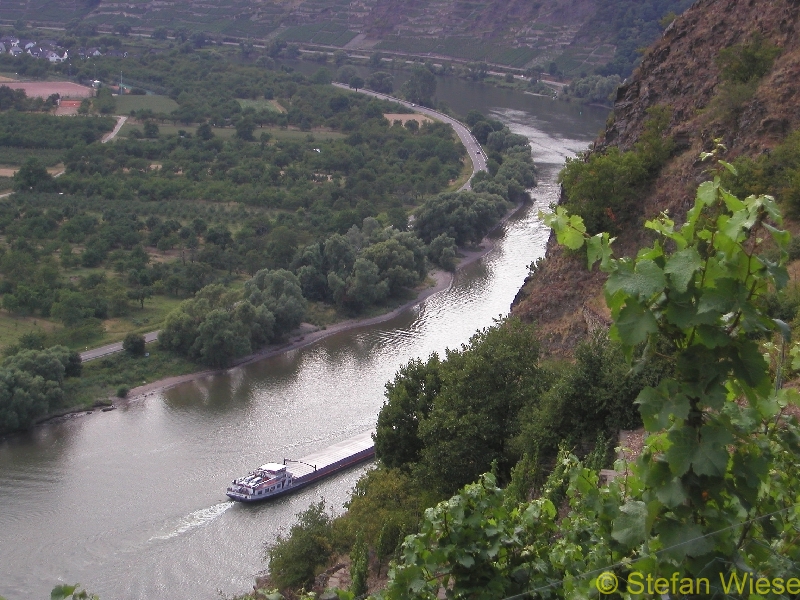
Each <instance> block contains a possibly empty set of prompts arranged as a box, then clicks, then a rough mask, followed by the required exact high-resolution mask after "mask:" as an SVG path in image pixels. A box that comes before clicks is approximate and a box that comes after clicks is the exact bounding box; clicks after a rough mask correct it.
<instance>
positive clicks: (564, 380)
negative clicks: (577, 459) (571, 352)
mask: <svg viewBox="0 0 800 600" xmlns="http://www.w3.org/2000/svg"><path fill="white" fill-rule="evenodd" d="M668 369H669V367H668V365H665V364H664V363H663V361H653V362H652V363H649V364H648V365H647V366H646V367H645V368H643V369H642V370H641V371H640V372H638V373H635V374H632V373H630V367H629V365H628V363H627V361H626V360H625V358H624V355H623V352H622V349H621V348H620V346H619V344H617V343H614V342H610V341H609V340H608V339H607V338H606V337H605V336H604V335H595V336H592V337H591V338H589V339H588V340H587V341H584V342H583V343H581V344H580V345H579V346H578V347H577V348H576V350H575V361H574V363H572V364H569V365H566V366H565V367H564V368H563V369H562V370H561V372H560V373H558V376H557V377H556V379H555V381H554V383H553V385H552V386H551V387H550V388H549V389H548V390H547V391H546V392H545V393H544V394H543V395H542V397H541V399H540V400H539V401H538V402H535V403H534V402H529V403H527V404H526V405H525V407H524V408H523V409H522V411H521V413H520V417H519V419H520V423H521V427H520V433H519V435H518V437H517V438H516V439H515V444H516V445H517V447H518V449H519V451H520V452H521V453H527V454H529V455H530V456H540V457H548V456H552V455H554V454H555V452H556V450H557V449H558V447H559V445H560V444H562V443H563V442H564V441H566V442H567V443H568V444H569V445H570V446H571V447H577V448H582V449H583V448H590V447H592V445H594V442H595V440H596V438H597V435H598V433H603V434H606V435H608V436H609V437H611V436H614V435H616V432H617V431H619V430H620V429H635V428H637V427H639V426H641V417H640V416H639V411H638V410H637V407H636V406H635V404H634V401H635V400H636V397H637V396H638V394H639V392H640V391H641V390H642V388H644V387H645V386H646V385H656V384H657V383H658V381H659V380H660V379H661V377H662V376H663V375H664V373H665V372H667V371H668Z"/></svg>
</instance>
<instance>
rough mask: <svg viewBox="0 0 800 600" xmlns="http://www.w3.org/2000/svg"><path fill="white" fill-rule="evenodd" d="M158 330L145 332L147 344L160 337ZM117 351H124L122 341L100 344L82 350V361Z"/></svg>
mask: <svg viewBox="0 0 800 600" xmlns="http://www.w3.org/2000/svg"><path fill="white" fill-rule="evenodd" d="M158 334H159V332H158V331H151V332H150V333H145V334H144V341H145V343H146V344H149V343H150V342H155V341H156V340H157V339H158ZM117 352H122V342H117V343H116V344H108V345H107V346H100V347H99V348H92V349H91V350H86V351H85V352H81V362H86V361H89V360H94V359H95V358H100V357H102V356H108V355H109V354H115V353H117Z"/></svg>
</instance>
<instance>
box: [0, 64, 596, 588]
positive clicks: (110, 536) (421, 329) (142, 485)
mask: <svg viewBox="0 0 800 600" xmlns="http://www.w3.org/2000/svg"><path fill="white" fill-rule="evenodd" d="M439 90H440V91H439V96H440V97H441V98H443V99H444V100H445V101H446V102H448V103H449V104H450V106H451V107H453V108H454V109H455V110H457V111H458V112H462V113H465V112H466V111H467V110H469V109H470V108H477V109H479V110H483V111H484V112H491V113H493V114H494V116H496V117H497V118H500V119H502V120H503V121H504V122H506V123H508V125H509V126H510V127H511V129H512V130H513V131H515V132H517V133H522V134H525V135H527V136H528V137H529V139H530V140H531V145H532V147H533V153H534V160H535V161H536V163H537V165H538V166H539V168H540V171H539V177H540V179H541V183H540V185H539V187H538V188H536V189H535V190H534V191H533V196H534V198H535V202H534V204H533V205H532V206H530V207H526V208H525V209H524V210H522V211H521V212H520V213H518V214H517V215H516V216H515V217H513V218H512V219H510V220H509V221H508V222H507V223H506V224H505V225H504V226H503V227H502V228H501V229H500V230H498V231H497V232H496V233H495V237H496V247H495V249H494V250H493V251H492V252H491V253H489V254H488V255H487V256H486V257H485V258H484V259H483V260H481V261H479V262H477V263H474V264H473V265H470V266H469V267H468V268H466V269H464V270H463V271H460V272H459V273H458V274H457V276H456V277H455V280H454V282H453V285H452V286H451V287H450V288H449V289H448V290H446V291H444V292H442V293H439V294H436V295H434V296H432V297H430V298H429V299H428V300H426V301H425V302H424V303H423V304H422V305H420V306H418V307H416V308H414V309H411V310H409V311H407V312H405V313H404V314H402V315H400V316H399V317H397V318H395V319H393V320H392V321H389V322H386V323H383V324H380V325H377V326H372V327H367V328H362V329H357V330H353V331H349V332H344V333H341V334H339V335H336V336H332V337H330V338H327V339H325V340H322V341H321V342H319V343H317V344H315V345H313V346H310V347H307V348H304V349H300V350H295V351H292V352H290V353H287V354H284V355H281V356H278V357H274V358H271V359H267V360H263V361H261V362H259V363H256V364H252V365H249V366H246V367H244V368H237V369H234V370H232V371H230V372H229V373H227V374H225V375H221V376H216V377H211V378H208V379H205V380H201V381H197V382H193V383H190V384H186V385H183V386H180V387H177V388H173V389H171V390H169V391H167V392H165V393H163V394H160V395H156V396H150V397H149V398H148V399H147V400H145V401H138V402H132V403H130V404H129V405H127V406H124V407H122V408H121V409H120V410H117V411H114V412H111V413H101V412H95V413H94V414H92V415H88V416H82V417H79V418H74V419H71V420H69V421H67V422H64V423H60V424H54V425H48V426H44V427H39V428H37V429H36V430H35V431H33V432H31V433H29V434H27V435H24V436H13V437H10V438H8V439H5V440H0V595H2V596H5V597H6V598H8V600H23V599H28V598H46V597H48V594H49V591H50V589H51V588H52V587H53V586H54V585H56V584H57V583H60V582H63V583H75V582H81V583H82V584H84V585H85V586H86V587H87V588H88V589H90V590H92V591H93V592H94V593H97V594H99V595H100V596H101V598H102V599H103V600H128V599H147V600H155V599H158V598H166V597H169V598H172V599H176V600H183V599H185V600H189V599H190V598H191V599H194V598H213V597H216V596H217V590H220V591H222V592H223V593H225V594H229V595H230V594H234V593H240V592H242V591H246V590H247V589H249V588H250V587H251V586H252V581H253V575H254V573H256V572H258V571H259V570H261V569H263V568H264V563H263V561H262V556H263V544H264V543H265V542H267V543H268V542H270V541H273V540H274V539H275V537H276V536H277V535H278V534H279V532H280V531H281V530H286V529H287V528H288V527H289V526H290V525H291V524H292V522H293V521H294V516H295V515H296V514H297V513H298V512H300V511H301V510H304V509H305V508H306V507H307V506H308V505H309V503H310V502H312V501H316V500H318V499H319V498H321V497H324V498H325V499H326V501H327V502H328V503H329V505H330V506H332V507H333V508H334V509H335V510H341V506H342V503H343V502H344V501H345V500H346V499H347V496H348V491H349V490H350V489H351V488H352V486H353V484H354V483H355V481H356V480H357V479H358V477H359V475H360V474H361V473H362V472H363V471H364V469H366V468H367V467H365V466H362V467H360V468H356V469H354V470H350V471H348V472H346V473H344V474H341V475H339V476H337V477H335V478H332V479H329V480H327V481H324V482H322V483H320V484H318V485H316V486H313V487H311V488H306V489H304V490H302V491H300V492H299V493H297V494H295V495H292V496H289V497H286V498H282V499H277V500H276V501H272V502H270V503H266V504H262V505H259V506H247V505H241V504H235V505H234V504H233V503H232V502H229V501H227V498H226V496H225V494H224V490H225V486H226V485H227V483H228V482H229V481H230V480H231V479H233V477H235V476H238V475H240V474H242V473H244V472H246V471H248V470H249V469H251V468H252V467H254V466H256V465H258V464H261V463H263V462H265V461H267V460H276V459H277V460H280V459H281V458H283V457H287V458H291V457H298V456H302V455H304V454H307V453H309V452H311V451H313V450H316V449H320V448H322V447H325V446H327V445H329V444H331V443H333V442H335V441H339V440H341V439H344V438H346V437H348V436H351V435H354V434H356V433H360V432H362V431H365V430H367V429H369V428H371V427H373V426H374V424H375V418H376V415H377V413H378V410H379V409H380V407H381V404H382V402H383V391H384V385H385V383H386V382H387V381H389V380H390V379H391V378H392V377H393V376H394V374H395V372H396V371H397V369H398V368H399V367H400V366H402V365H403V364H404V363H406V362H407V361H408V360H409V359H411V358H415V357H426V356H428V355H429V354H430V353H431V352H439V353H442V352H443V351H444V349H445V348H448V347H451V348H452V347H457V346H459V345H460V344H462V343H465V342H466V341H468V340H469V338H470V336H471V335H472V334H473V333H475V331H476V330H477V329H479V328H483V327H487V326H490V325H491V324H492V322H493V319H495V318H497V317H499V316H501V315H505V314H507V313H508V309H509V305H510V303H511V301H512V300H513V298H514V295H515V294H516V293H517V290H518V289H519V288H520V286H521V284H522V282H523V280H524V278H525V276H526V275H527V273H528V265H530V264H531V262H533V261H534V260H536V259H537V258H539V257H540V256H542V255H543V252H544V247H545V243H546V241H547V231H545V230H544V228H543V227H541V225H540V224H539V222H538V220H537V218H536V214H537V211H538V210H539V209H541V208H547V207H548V206H549V204H550V203H551V202H553V201H554V200H555V199H556V197H557V185H556V184H555V175H556V173H557V172H558V169H559V168H560V166H561V164H563V161H564V158H565V157H566V156H570V155H572V154H574V153H575V152H576V151H579V150H581V149H583V148H584V147H585V146H586V145H587V144H588V142H589V141H591V139H593V137H594V135H595V133H596V132H597V131H598V130H599V129H600V127H601V126H602V124H603V121H604V119H605V116H606V111H604V110H601V109H586V108H581V107H577V106H570V105H564V104H562V103H560V102H553V101H551V100H549V99H544V98H539V97H534V96H530V95H523V94H519V93H510V92H504V91H500V90H496V89H492V88H485V87H483V86H481V85H479V84H466V83H463V82H459V81H453V80H447V81H440V87H439Z"/></svg>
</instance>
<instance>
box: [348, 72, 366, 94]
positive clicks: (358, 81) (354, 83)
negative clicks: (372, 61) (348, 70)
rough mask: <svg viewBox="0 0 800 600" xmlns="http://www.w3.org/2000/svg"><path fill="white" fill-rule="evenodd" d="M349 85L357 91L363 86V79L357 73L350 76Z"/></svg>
mask: <svg viewBox="0 0 800 600" xmlns="http://www.w3.org/2000/svg"><path fill="white" fill-rule="evenodd" d="M349 85H350V87H351V88H353V89H354V90H356V91H358V90H359V89H361V88H363V87H364V80H363V79H362V78H361V77H359V76H358V75H355V76H354V77H351V78H350V82H349Z"/></svg>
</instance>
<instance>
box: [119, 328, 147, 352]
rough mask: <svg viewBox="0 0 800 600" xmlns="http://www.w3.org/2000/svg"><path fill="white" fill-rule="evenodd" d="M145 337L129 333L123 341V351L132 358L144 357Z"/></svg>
mask: <svg viewBox="0 0 800 600" xmlns="http://www.w3.org/2000/svg"><path fill="white" fill-rule="evenodd" d="M144 346H145V343H144V336H143V335H142V334H140V333H129V334H128V335H126V336H125V339H124V340H123V341H122V349H123V350H125V352H127V353H128V354H131V355H132V356H142V355H144Z"/></svg>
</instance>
